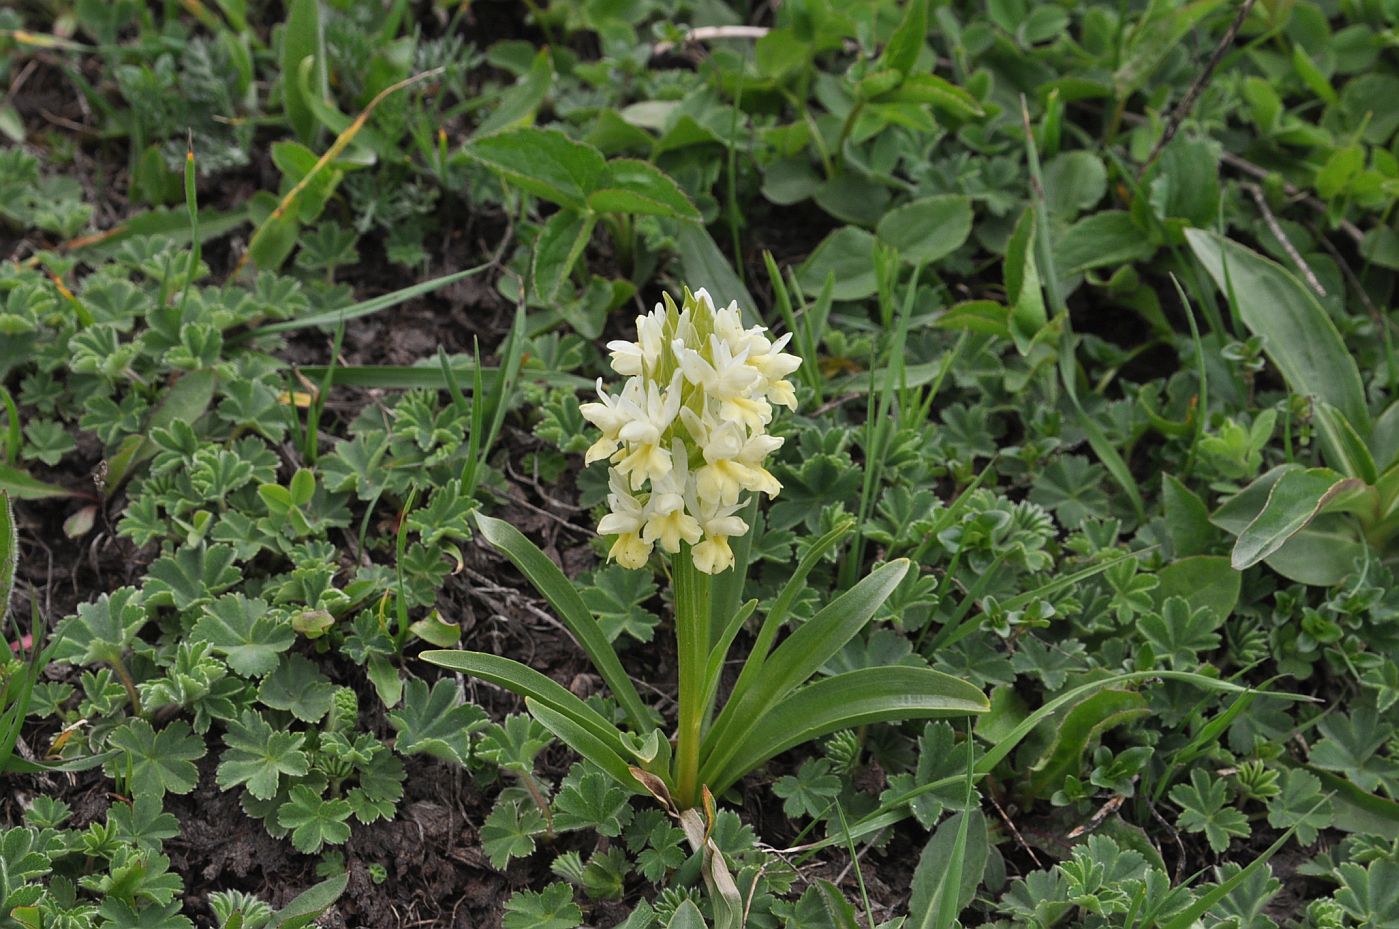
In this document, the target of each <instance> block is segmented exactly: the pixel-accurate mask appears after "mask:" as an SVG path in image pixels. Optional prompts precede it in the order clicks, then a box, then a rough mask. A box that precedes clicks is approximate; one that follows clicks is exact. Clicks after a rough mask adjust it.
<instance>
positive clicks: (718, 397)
mask: <svg viewBox="0 0 1399 929" xmlns="http://www.w3.org/2000/svg"><path fill="white" fill-rule="evenodd" d="M636 327H637V337H636V340H635V341H614V342H611V343H609V345H608V348H609V350H610V352H611V361H612V367H613V370H615V371H616V372H617V373H618V374H620V375H622V376H623V377H625V378H626V381H625V382H624V384H623V386H622V388H621V390H620V391H619V392H618V393H615V394H611V393H608V391H607V390H606V389H605V388H604V386H603V384H602V382H601V380H600V379H599V382H598V400H597V401H595V402H592V403H588V404H585V405H583V407H582V413H583V415H584V416H585V417H586V418H587V419H588V421H589V422H591V423H592V424H593V425H595V426H596V427H597V428H598V429H599V430H600V432H601V435H600V437H599V438H598V439H597V441H596V442H594V443H593V444H592V446H591V447H590V448H589V449H588V450H587V452H586V461H587V462H588V463H592V462H594V461H601V460H604V459H605V460H606V461H608V463H609V467H610V471H609V475H608V478H609V487H610V491H611V492H610V494H609V495H608V505H609V510H610V512H608V514H607V515H606V516H604V517H603V518H602V520H601V522H600V523H599V524H598V532H599V533H600V534H601V535H603V536H606V537H608V538H610V539H611V540H612V541H611V545H610V548H609V555H608V557H609V558H610V559H612V560H614V561H616V562H617V563H618V564H620V565H622V566H623V567H626V568H630V569H635V570H644V569H646V568H647V567H648V565H650V564H651V562H652V561H653V559H654V560H657V561H658V562H659V566H660V567H661V568H662V569H663V570H664V571H665V572H666V573H667V574H668V576H669V579H670V583H671V591H672V602H673V604H674V620H675V637H676V647H677V654H678V665H679V701H678V702H679V711H678V719H677V720H676V725H675V728H674V730H673V733H674V734H673V736H672V735H667V734H666V733H665V732H664V731H663V730H662V728H661V726H662V721H661V719H660V716H659V714H658V713H656V712H655V710H654V709H652V708H651V707H649V706H647V705H646V704H645V703H644V702H643V701H642V700H641V698H640V696H639V694H638V692H637V689H636V687H635V685H634V684H633V682H632V681H631V679H630V678H629V677H628V676H627V673H626V671H625V670H624V669H623V667H622V664H621V661H620V660H619V659H618V657H617V654H616V652H615V651H614V650H613V648H612V645H611V643H610V642H609V641H608V639H607V637H606V635H605V634H604V633H603V630H602V628H601V626H600V625H599V624H598V622H597V621H596V619H595V617H594V616H593V615H592V613H591V612H590V611H589V609H588V607H587V606H586V605H585V604H584V601H583V599H582V597H581V596H580V595H579V593H578V591H577V590H576V589H575V587H574V586H573V584H572V583H571V582H570V581H569V580H568V579H567V578H566V577H565V576H564V574H563V573H562V572H561V571H560V570H559V569H558V567H556V566H555V565H554V563H553V562H552V561H550V560H549V558H548V557H547V556H546V555H545V554H544V553H543V552H542V551H540V550H539V548H538V547H536V546H535V545H534V544H533V543H531V542H530V541H529V540H528V539H526V538H525V537H524V536H523V535H522V534H521V533H520V532H518V531H517V530H516V529H514V528H513V527H512V526H510V525H509V524H507V523H505V522H503V521H501V520H498V519H493V518H490V517H486V516H482V515H480V514H476V516H475V522H476V526H477V527H478V529H479V530H480V532H481V535H482V537H483V538H485V539H486V541H487V542H489V543H490V544H492V545H493V546H495V547H496V548H497V549H499V550H500V551H501V552H503V553H504V554H505V555H506V556H507V557H508V558H510V560H511V561H513V562H514V563H515V565H516V566H517V567H519V568H520V570H521V571H523V572H524V574H525V575H526V576H527V577H528V578H529V579H530V581H531V582H532V583H533V584H534V585H535V587H536V588H537V589H538V590H539V592H540V593H541V594H543V595H544V597H545V598H546V599H547V600H548V601H549V602H550V604H551V605H552V606H553V607H554V609H555V610H556V611H557V612H558V615H559V618H560V619H561V620H562V621H563V623H564V624H565V625H566V626H567V627H568V629H569V630H570V631H571V632H572V633H573V635H574V637H575V638H576V639H577V640H578V642H579V643H580V644H581V645H582V647H583V649H584V650H585V651H586V652H587V653H588V656H589V658H590V659H591V660H592V662H593V664H594V665H595V666H596V668H597V670H598V673H599V674H600V675H601V676H602V678H603V680H604V681H605V682H606V683H607V685H608V687H609V688H610V689H611V691H612V693H613V695H614V696H615V697H616V699H617V702H618V703H619V705H620V706H621V708H622V712H623V714H624V715H625V718H626V728H625V729H623V728H619V727H618V726H616V725H614V724H613V722H612V721H611V720H609V719H607V718H606V717H604V716H603V715H602V714H601V713H599V712H598V711H597V710H595V709H594V708H593V707H591V706H589V705H587V704H586V703H584V702H583V701H582V700H580V699H579V698H578V697H576V696H574V695H573V694H572V693H570V692H569V691H568V690H566V689H565V688H564V687H562V686H560V685H559V684H558V683H556V682H555V681H553V680H551V679H550V678H548V677H545V676H544V675H543V674H540V673H539V672H537V671H534V670H533V669H531V668H529V667H528V666H526V665H524V664H521V663H520V662H517V661H513V660H511V659H508V658H502V657H499V656H496V655H490V654H486V653H483V652H472V651H462V650H442V651H429V652H425V653H424V656H423V657H425V658H426V659H427V660H428V661H431V662H433V663H435V664H438V665H442V666H443V667H447V668H451V669H453V670H456V671H460V672H463V673H465V674H469V675H473V676H475V677H478V678H481V679H483V680H487V681H490V682H493V683H495V684H498V685H499V686H501V687H504V688H506V689H508V690H510V691H512V692H514V693H516V694H518V695H520V696H522V697H524V698H525V704H526V706H527V708H528V709H529V711H530V713H531V714H532V715H533V716H534V717H535V718H536V719H538V720H539V722H540V723H542V724H543V725H544V726H545V727H547V728H548V729H549V730H550V731H551V732H553V733H554V734H555V735H556V736H558V738H559V739H561V740H562V741H563V742H565V743H567V744H568V745H570V746H571V747H572V748H574V749H575V750H576V751H577V752H578V753H579V754H581V755H583V756H584V757H585V758H587V759H589V760H590V761H591V762H593V763H594V764H596V765H597V766H598V767H599V768H601V769H602V770H604V771H606V772H608V773H609V774H610V775H611V776H612V777H613V778H614V779H616V780H617V782H618V783H620V784H621V785H622V786H624V787H625V788H627V789H628V790H631V791H633V792H636V793H650V794H652V795H654V796H655V797H657V799H659V800H660V801H661V802H662V803H663V804H664V805H666V806H667V808H669V809H671V810H672V811H673V812H675V813H677V814H679V813H683V812H686V811H690V810H693V809H696V808H698V807H701V806H703V807H705V808H707V807H709V806H710V804H711V803H712V800H711V797H712V796H713V795H719V794H722V793H723V792H724V791H726V790H728V789H729V788H730V787H732V786H733V785H735V784H736V783H737V782H738V781H739V780H740V779H741V778H743V776H744V775H745V774H747V773H748V772H750V771H752V770H753V769H755V768H757V767H758V766H759V765H762V764H763V763H764V762H766V761H767V760H768V759H770V758H772V757H773V756H775V755H777V754H779V753H780V752H783V751H785V750H787V749H789V748H791V747H793V746H795V745H798V744H801V743H803V742H806V741H808V740H810V739H814V738H818V737H820V736H823V735H826V734H829V733H831V732H835V731H837V730H839V729H846V728H851V727H855V726H862V725H866V724H869V723H874V722H885V721H892V720H901V719H914V718H919V719H929V718H937V717H949V716H966V715H969V714H975V713H982V712H985V711H986V710H987V707H988V704H987V701H986V698H985V697H984V695H983V694H982V693H981V692H980V691H978V690H977V689H976V688H975V687H973V686H972V685H970V684H968V683H966V682H965V681H962V680H959V679H957V678H954V677H951V676H949V675H946V674H942V673H939V672H937V671H933V670H931V669H928V668H915V667H889V668H867V669H862V670H857V671H847V672H844V673H840V674H836V675H833V676H830V677H824V678H822V679H820V680H817V681H814V682H813V681H812V680H811V679H812V678H813V677H814V676H815V675H816V673H817V671H818V670H819V669H820V668H821V667H822V666H823V665H824V664H825V663H826V662H827V661H828V660H829V659H830V658H831V657H832V656H833V655H835V654H836V652H837V651H839V650H840V649H841V648H842V647H843V646H844V645H845V644H846V643H847V642H849V641H850V640H851V639H852V638H853V637H854V636H855V635H856V634H857V633H858V632H859V631H860V629H861V628H863V627H864V625H865V624H866V623H867V622H868V621H869V620H870V618H871V617H872V616H873V615H874V613H875V611H876V610H878V608H879V607H880V606H881V605H882V604H883V603H884V601H885V600H886V599H887V598H888V597H889V595H890V594H891V593H892V592H893V590H894V588H895V587H896V586H897V585H898V584H899V582H900V581H901V580H902V579H903V577H904V576H905V574H907V572H908V570H909V562H908V561H907V560H904V559H900V560H897V561H892V562H889V563H887V564H883V565H880V566H878V567H876V568H875V569H874V570H873V571H872V572H871V573H870V574H869V575H868V576H866V577H865V578H864V579H863V580H861V581H859V582H858V583H856V584H855V585H854V586H853V587H851V588H850V589H849V590H848V591H846V592H844V593H842V594H841V595H840V596H837V597H836V598H834V599H833V600H831V601H830V602H829V603H828V604H827V605H826V606H825V607H824V608H823V609H821V610H820V611H819V612H818V613H817V614H816V615H815V616H814V617H813V618H812V619H810V620H808V621H807V622H805V623H803V624H802V625H801V626H799V627H798V628H796V629H794V630H793V631H792V632H791V633H790V634H789V635H788V636H787V637H786V639H785V640H783V641H782V642H781V643H778V641H777V639H778V635H779V633H780V632H781V630H782V628H783V626H784V624H785V623H786V621H787V619H788V618H789V611H790V609H791V606H792V603H793V601H794V599H795V598H796V597H797V595H798V594H799V593H800V592H801V589H802V587H803V585H804V584H805V579H806V577H807V575H808V574H809V573H810V571H811V570H812V568H813V567H815V565H816V563H817V562H818V561H819V560H820V559H821V558H822V557H824V556H825V555H826V554H827V553H829V552H830V551H831V549H832V548H834V547H835V546H836V545H837V544H838V543H839V541H840V540H841V538H842V537H843V536H844V535H845V534H846V533H847V532H848V531H849V529H850V522H849V521H846V522H845V523H843V524H842V525H840V526H838V527H836V528H835V529H833V530H832V531H830V532H829V533H827V534H826V535H825V536H823V537H822V538H820V539H818V540H816V541H815V542H814V543H813V544H812V545H811V546H810V547H809V548H808V549H807V551H806V554H805V556H804V557H803V558H802V559H801V561H800V562H799V563H798V564H797V565H796V566H795V568H794V570H793V572H792V575H791V577H790V578H789V579H788V581H787V583H786V585H785V586H784V587H783V589H782V590H781V592H780V594H779V595H778V597H777V598H776V599H775V600H774V601H773V603H772V606H771V608H770V609H768V610H767V612H766V614H765V615H764V616H763V617H762V621H761V623H760V624H759V625H758V628H757V632H756V636H755V639H754V644H753V647H752V650H751V651H750V653H749V655H748V657H747V659H746V660H745V662H744V664H743V667H742V669H741V671H740V673H739V675H738V678H737V679H736V681H735V682H734V683H733V686H732V688H731V689H730V691H729V694H728V698H727V700H726V701H725V702H724V704H723V706H722V708H720V707H719V706H718V698H719V694H720V684H721V672H722V670H723V669H724V667H725V666H726V659H727V657H728V654H729V651H730V649H731V647H732V646H733V643H734V641H735V639H736V638H737V636H738V633H739V631H740V630H741V629H742V628H743V627H744V625H745V624H746V622H747V621H748V619H749V618H750V617H751V616H752V615H753V614H754V612H755V610H756V608H757V601H756V600H749V601H748V602H746V603H744V602H742V597H741V590H742V581H743V575H744V573H745V571H746V567H747V558H746V546H745V545H742V544H736V543H739V542H741V541H742V540H743V539H745V538H746V535H747V534H748V533H749V532H751V527H750V525H749V521H748V520H745V519H744V517H743V516H742V515H740V514H741V513H743V512H744V511H745V508H749V507H751V506H753V505H754V501H753V498H752V496H748V495H754V496H755V495H757V494H762V495H765V496H768V497H772V496H775V495H776V494H777V493H778V492H779V491H780V490H781V485H780V484H779V483H778V481H777V480H776V479H775V478H774V477H773V476H772V474H770V473H769V472H768V470H767V469H766V467H765V466H764V462H765V461H766V459H767V458H768V456H770V455H771V454H773V453H774V452H776V451H777V450H778V449H779V448H780V447H781V445H782V440H781V439H780V438H778V437H775V436H772V435H769V434H768V431H767V430H768V426H769V425H770V424H771V422H772V417H773V415H774V409H775V408H776V407H787V408H789V409H795V408H796V405H797V397H796V392H795V390H794V388H793V386H792V384H791V382H789V381H788V380H787V379H786V378H787V376H788V375H790V374H791V373H793V372H794V371H795V370H796V369H797V367H798V366H799V365H800V363H801V362H800V359H799V358H797V357H795V356H793V355H791V354H788V353H786V352H784V351H783V348H784V347H785V346H786V344H787V341H788V339H789V338H790V337H789V336H783V337H781V338H778V339H776V340H773V339H771V338H770V337H769V335H768V333H767V331H766V330H765V329H764V328H763V327H762V326H750V327H745V326H744V325H743V320H742V312H741V310H740V309H739V307H738V306H737V304H735V303H730V304H729V305H728V306H727V307H724V308H722V309H721V308H718V307H716V306H715V304H714V301H713V300H712V299H711V298H710V296H709V294H708V293H706V292H705V291H704V290H702V289H701V290H699V291H698V292H695V293H690V292H689V291H688V290H687V291H686V292H685V294H684V298H683V301H682V303H681V305H680V306H677V305H676V304H675V302H674V301H673V300H672V299H671V298H670V297H669V296H668V295H667V296H666V297H665V299H664V301H663V302H662V303H660V304H658V305H657V306H656V308H655V310H654V311H653V312H651V313H649V314H647V315H643V316H640V317H638V318H637V322H636ZM750 511H751V510H750ZM682 822H683V820H682Z"/></svg>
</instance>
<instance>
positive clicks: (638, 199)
mask: <svg viewBox="0 0 1399 929" xmlns="http://www.w3.org/2000/svg"><path fill="white" fill-rule="evenodd" d="M588 206H589V207H590V208H591V209H594V210H597V211H598V212H599V213H636V214H640V215H645V216H664V217H666V218H667V219H681V220H689V221H690V222H698V221H699V219H700V213H699V210H697V209H695V205H694V204H693V203H691V202H690V198H689V197H687V196H686V195H685V192H684V191H682V190H681V189H680V187H679V185H677V184H676V183H675V181H673V180H671V179H670V178H669V177H668V176H667V175H666V174H665V173H663V172H662V171H661V170H660V169H659V168H657V167H655V166H654V165H651V164H648V163H647V162H645V161H639V160H637V159H634V158H614V159H613V160H611V161H609V162H607V166H606V168H605V169H604V170H603V172H602V176H601V177H600V178H599V179H598V183H597V189H596V190H594V191H592V192H591V193H589V194H588Z"/></svg>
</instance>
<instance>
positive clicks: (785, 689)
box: [701, 539, 909, 757]
mask: <svg viewBox="0 0 1399 929" xmlns="http://www.w3.org/2000/svg"><path fill="white" fill-rule="evenodd" d="M822 541H823V542H824V541H825V540H824V539H823V540H822ZM908 565H909V562H908V560H907V559H899V560H898V561H892V562H890V563H889V564H886V565H882V566H881V567H879V568H876V569H875V570H874V571H872V572H870V574H869V576H868V577H866V578H864V579H863V580H861V581H860V582H859V583H858V584H856V585H855V586H854V587H852V588H850V590H848V591H846V592H845V593H843V594H841V595H840V596H839V597H837V598H836V599H835V600H833V601H831V602H830V603H829V604H827V605H826V607H825V608H824V609H823V610H821V611H820V612H819V613H817V614H816V615H815V616H813V617H812V618H811V621H810V622H808V623H806V624H805V625H803V626H802V627H801V628H800V629H798V630H797V631H796V632H794V633H792V635H791V636H790V637H789V638H788V639H787V640H786V641H785V642H783V643H782V645H781V646H780V647H779V648H778V649H777V651H775V652H773V653H772V656H771V657H770V658H768V659H766V660H765V661H764V660H763V659H762V656H761V654H759V650H755V653H754V657H755V658H757V659H758V660H759V661H760V666H759V668H760V670H761V673H757V672H755V674H754V675H753V677H752V678H751V684H750V686H749V687H748V689H746V690H744V691H742V692H741V693H739V692H736V693H735V695H734V696H733V697H731V698H730V699H729V701H728V703H726V704H725V705H724V709H723V711H722V712H720V714H719V718H718V719H717V720H716V721H715V724H714V727H713V728H712V729H711V730H710V731H709V733H708V734H707V735H706V736H705V739H704V744H703V747H702V748H701V754H702V757H709V756H711V755H715V754H721V753H729V754H732V753H733V752H734V751H736V750H737V749H736V744H737V741H738V740H740V739H741V738H742V733H743V732H744V731H746V730H749V729H751V728H752V727H753V726H754V725H755V724H756V722H757V719H758V716H757V714H758V713H760V712H761V711H762V710H763V709H764V708H767V707H771V706H772V705H773V704H775V703H777V702H778V701H779V700H781V699H782V698H783V697H785V696H786V695H787V694H789V693H791V692H792V690H793V689H794V688H796V687H799V686H801V685H802V684H804V683H805V682H806V681H807V680H808V679H810V677H811V675H813V674H815V673H816V671H817V669H818V668H820V667H821V666H822V665H823V664H825V663H826V661H827V660H828V659H829V658H830V657H831V656H832V655H834V654H835V653H836V652H837V651H839V650H840V649H841V648H842V647H843V646H844V645H845V643H846V642H849V641H850V640H851V639H852V638H854V637H855V634H856V633H858V632H859V631H860V630H861V629H862V628H864V625H865V623H867V622H869V619H870V617H871V616H873V615H874V612H875V610H877V609H879V607H880V605H881V604H882V603H883V602H884V601H885V600H886V599H888V597H889V595H890V594H891V593H893V591H894V588H895V587H897V586H898V585H899V582H900V581H901V580H903V577H904V574H906V573H907V572H908ZM793 593H795V590H793ZM779 604H781V601H779ZM780 625H781V617H779V618H778V619H777V620H776V621H775V622H770V623H765V624H764V630H763V631H762V632H760V633H759V646H761V649H762V650H765V649H766V647H767V644H768V643H770V642H771V638H770V637H771V636H773V635H776V632H777V628H778V627H779V626H780ZM765 637H767V638H766V641H765Z"/></svg>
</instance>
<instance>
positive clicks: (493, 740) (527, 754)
mask: <svg viewBox="0 0 1399 929" xmlns="http://www.w3.org/2000/svg"><path fill="white" fill-rule="evenodd" d="M552 741H553V737H552V736H551V735H550V733H549V730H548V729H545V728H544V727H543V726H542V725H541V724H540V723H539V722H538V721H537V720H535V718H534V717H533V716H530V715H528V714H526V713H516V714H515V715H513V716H507V717H505V722H503V723H499V724H492V725H491V726H490V727H489V728H488V729H486V731H485V734H484V735H482V736H481V742H480V744H479V745H477V746H476V754H477V755H479V756H480V757H482V758H484V759H486V760H487V761H493V762H495V763H496V764H498V765H500V766H501V767H502V768H507V769H509V770H511V771H517V772H519V773H521V774H528V773H530V772H531V771H533V770H534V759H535V756H537V755H538V754H539V753H540V752H542V751H543V750H544V749H545V748H547V747H548V746H549V743H550V742H552Z"/></svg>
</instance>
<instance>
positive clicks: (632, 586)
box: [579, 564, 661, 642]
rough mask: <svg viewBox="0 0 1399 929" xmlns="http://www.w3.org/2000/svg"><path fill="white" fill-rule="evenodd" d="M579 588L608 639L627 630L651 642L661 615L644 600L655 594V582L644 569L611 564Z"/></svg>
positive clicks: (610, 639)
mask: <svg viewBox="0 0 1399 929" xmlns="http://www.w3.org/2000/svg"><path fill="white" fill-rule="evenodd" d="M579 592H580V593H581V594H582V595H583V602H584V603H586V604H587V605H588V609H590V610H592V611H593V615H594V616H596V617H597V621H598V625H600V626H602V631H603V632H605V633H607V638H608V640H609V641H612V640H615V639H616V638H617V637H618V636H619V635H622V634H623V633H625V634H627V635H629V636H631V637H632V638H633V639H636V640H637V641H639V642H649V641H651V637H652V636H653V635H655V631H656V625H657V624H658V623H659V622H660V621H661V620H660V617H659V616H657V615H656V614H655V613H652V612H651V611H650V610H648V609H646V608H645V607H644V606H642V604H644V603H645V602H646V601H648V600H650V599H651V598H652V597H654V596H655V595H656V585H655V582H654V581H652V580H651V575H649V574H647V573H646V572H645V571H628V570H627V569H626V568H624V567H622V566H621V565H615V564H614V565H608V566H607V567H605V568H602V569H600V570H598V571H595V572H593V576H592V579H591V582H590V583H589V584H588V585H587V586H585V587H583V588H582V589H581V590H580V591H579Z"/></svg>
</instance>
